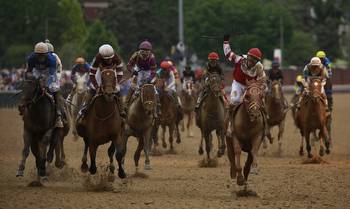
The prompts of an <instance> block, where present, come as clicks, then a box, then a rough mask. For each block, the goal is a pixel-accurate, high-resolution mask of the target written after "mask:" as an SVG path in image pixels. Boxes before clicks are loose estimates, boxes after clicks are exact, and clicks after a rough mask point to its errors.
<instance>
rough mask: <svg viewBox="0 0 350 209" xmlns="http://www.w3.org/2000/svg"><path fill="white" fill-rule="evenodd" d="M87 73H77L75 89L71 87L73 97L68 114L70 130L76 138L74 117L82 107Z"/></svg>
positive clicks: (86, 86)
mask: <svg viewBox="0 0 350 209" xmlns="http://www.w3.org/2000/svg"><path fill="white" fill-rule="evenodd" d="M88 76H89V75H88V74H86V73H85V74H79V73H77V75H76V77H77V84H76V87H75V89H73V91H74V92H72V93H73V98H72V104H68V105H69V107H70V108H69V109H70V114H71V118H72V128H73V130H72V132H73V135H74V137H75V138H78V134H77V130H76V128H75V122H76V118H77V116H78V113H79V111H80V109H81V108H82V105H83V102H84V97H85V94H86V90H87V88H88Z"/></svg>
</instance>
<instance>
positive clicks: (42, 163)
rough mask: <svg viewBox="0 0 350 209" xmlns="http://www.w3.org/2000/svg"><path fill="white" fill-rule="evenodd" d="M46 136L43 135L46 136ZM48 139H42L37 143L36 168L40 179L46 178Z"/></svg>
mask: <svg viewBox="0 0 350 209" xmlns="http://www.w3.org/2000/svg"><path fill="white" fill-rule="evenodd" d="M46 137H47V136H44V138H46ZM48 142H49V141H48V140H47V139H43V140H42V141H40V142H39V143H38V148H39V149H38V151H39V167H37V168H38V174H39V176H40V177H41V178H42V179H47V176H46V151H47V146H48Z"/></svg>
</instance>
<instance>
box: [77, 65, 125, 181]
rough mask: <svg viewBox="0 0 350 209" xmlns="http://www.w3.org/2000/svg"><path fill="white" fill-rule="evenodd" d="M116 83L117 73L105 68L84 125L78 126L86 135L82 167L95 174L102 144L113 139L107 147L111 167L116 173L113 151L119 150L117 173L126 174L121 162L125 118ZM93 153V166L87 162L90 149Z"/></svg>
mask: <svg viewBox="0 0 350 209" xmlns="http://www.w3.org/2000/svg"><path fill="white" fill-rule="evenodd" d="M116 85H117V80H116V74H115V72H114V71H113V70H112V69H105V70H103V71H102V72H101V86H100V88H99V89H98V91H97V94H96V95H95V96H94V98H93V99H92V101H91V104H90V105H89V108H88V109H87V112H86V115H85V119H84V120H85V123H84V127H83V128H81V127H77V130H78V134H79V136H81V137H83V139H84V143H85V147H84V154H83V158H82V165H81V171H82V172H87V170H88V169H89V171H90V173H91V174H95V173H96V171H97V168H96V152H97V148H98V146H99V145H102V144H105V143H108V142H110V141H111V142H112V143H111V145H110V147H109V149H108V156H109V160H110V165H109V171H110V174H114V170H115V167H114V163H113V155H114V150H116V159H117V162H118V167H119V170H118V176H119V177H120V178H125V177H126V175H125V172H124V168H123V165H122V161H123V153H124V143H123V139H122V118H121V117H120V113H119V112H120V110H119V109H118V104H117V99H116V95H115V93H116V92H115V89H116ZM88 149H89V155H90V161H91V162H90V168H89V167H88V165H87V150H88Z"/></svg>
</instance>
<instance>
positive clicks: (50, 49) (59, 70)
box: [45, 39, 62, 86]
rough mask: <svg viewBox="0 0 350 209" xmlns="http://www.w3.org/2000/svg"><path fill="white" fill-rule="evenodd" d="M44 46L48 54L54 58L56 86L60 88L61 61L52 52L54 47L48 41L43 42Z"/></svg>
mask: <svg viewBox="0 0 350 209" xmlns="http://www.w3.org/2000/svg"><path fill="white" fill-rule="evenodd" d="M45 44H46V45H47V48H48V50H49V53H51V54H52V55H53V56H55V58H56V73H57V85H58V86H60V80H61V74H62V62H61V59H60V58H59V57H58V55H57V54H56V53H55V52H54V47H53V45H52V44H51V43H50V41H49V39H46V40H45Z"/></svg>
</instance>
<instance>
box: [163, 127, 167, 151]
mask: <svg viewBox="0 0 350 209" xmlns="http://www.w3.org/2000/svg"><path fill="white" fill-rule="evenodd" d="M165 131H166V126H165V125H162V146H163V148H166V147H167V144H166V142H165Z"/></svg>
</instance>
